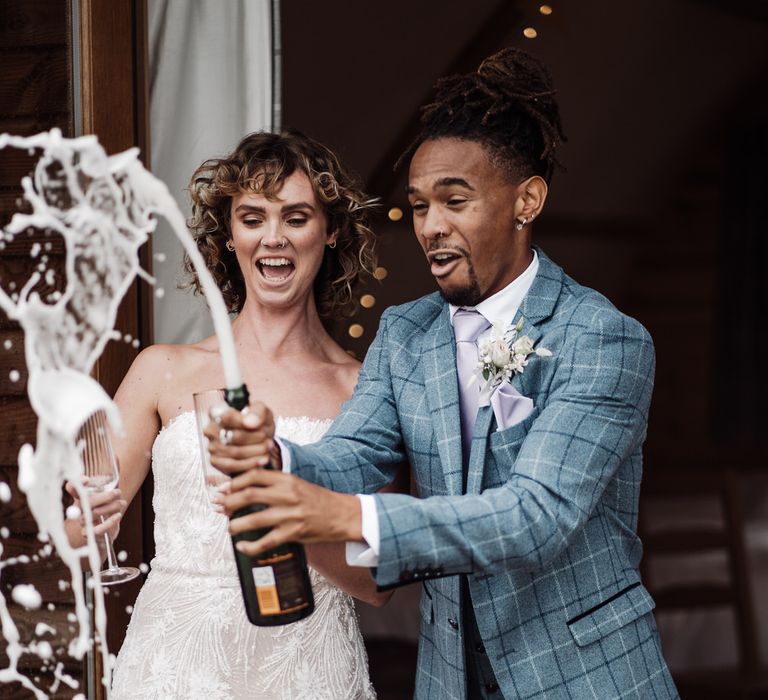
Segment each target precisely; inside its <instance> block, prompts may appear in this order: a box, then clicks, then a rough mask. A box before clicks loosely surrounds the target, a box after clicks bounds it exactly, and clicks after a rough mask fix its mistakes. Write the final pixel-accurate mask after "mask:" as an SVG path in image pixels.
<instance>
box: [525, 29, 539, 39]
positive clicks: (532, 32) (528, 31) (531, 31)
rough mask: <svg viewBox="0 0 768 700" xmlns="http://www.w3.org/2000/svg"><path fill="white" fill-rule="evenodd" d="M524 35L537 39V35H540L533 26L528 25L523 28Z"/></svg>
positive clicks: (527, 37)
mask: <svg viewBox="0 0 768 700" xmlns="http://www.w3.org/2000/svg"><path fill="white" fill-rule="evenodd" d="M523 36H524V37H525V38H526V39H535V38H536V37H537V36H539V33H538V32H537V31H536V30H535V29H534V28H533V27H526V28H525V29H523Z"/></svg>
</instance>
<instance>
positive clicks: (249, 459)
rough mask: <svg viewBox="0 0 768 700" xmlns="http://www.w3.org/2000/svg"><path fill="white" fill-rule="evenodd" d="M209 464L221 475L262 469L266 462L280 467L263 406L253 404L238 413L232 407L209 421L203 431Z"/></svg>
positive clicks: (268, 413)
mask: <svg viewBox="0 0 768 700" xmlns="http://www.w3.org/2000/svg"><path fill="white" fill-rule="evenodd" d="M204 433H205V436H206V437H207V438H208V452H209V453H210V455H211V464H212V465H213V466H214V467H216V469H219V470H220V471H222V472H224V473H225V474H233V475H234V474H239V473H240V472H244V471H247V470H248V469H253V468H254V467H265V466H266V465H267V464H269V463H270V462H271V463H272V465H273V466H274V468H275V469H277V470H280V469H281V468H282V460H281V459H280V450H279V449H278V448H277V446H276V445H275V442H274V440H273V436H274V434H275V421H274V418H273V417H272V411H270V410H269V409H268V408H267V407H266V406H265V405H264V404H263V403H260V402H258V401H257V402H254V403H253V404H251V405H250V406H249V407H248V410H247V411H245V412H243V413H241V412H240V411H237V410H235V409H234V408H232V409H229V410H228V411H226V412H225V413H223V414H220V415H219V416H217V417H216V418H215V419H214V420H212V421H210V422H209V423H208V425H207V426H206V428H205V431H204Z"/></svg>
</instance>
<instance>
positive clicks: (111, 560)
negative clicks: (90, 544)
mask: <svg viewBox="0 0 768 700" xmlns="http://www.w3.org/2000/svg"><path fill="white" fill-rule="evenodd" d="M101 522H104V516H102V517H101ZM104 544H105V545H106V546H107V564H108V566H107V569H108V570H109V571H114V570H115V569H116V568H117V562H116V561H115V559H116V557H115V548H114V547H113V546H112V538H111V537H110V536H109V532H105V533H104Z"/></svg>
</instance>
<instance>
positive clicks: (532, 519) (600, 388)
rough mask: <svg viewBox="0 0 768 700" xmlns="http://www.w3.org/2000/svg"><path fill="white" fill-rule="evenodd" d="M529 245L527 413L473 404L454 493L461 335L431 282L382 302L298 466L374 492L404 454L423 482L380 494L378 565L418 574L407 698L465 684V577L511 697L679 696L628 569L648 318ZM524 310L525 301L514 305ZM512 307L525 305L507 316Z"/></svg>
mask: <svg viewBox="0 0 768 700" xmlns="http://www.w3.org/2000/svg"><path fill="white" fill-rule="evenodd" d="M538 254H539V260H540V263H539V271H538V274H537V276H536V278H535V280H534V282H533V284H532V286H531V288H530V291H529V292H528V294H527V296H526V298H525V299H524V301H523V303H522V306H521V308H520V311H519V314H522V315H523V316H524V317H525V325H524V326H523V330H522V333H524V334H527V335H528V336H530V337H531V339H532V340H533V341H534V342H535V343H536V347H540V346H541V347H546V348H548V349H549V350H551V351H552V353H553V356H552V357H548V358H542V357H536V356H531V359H530V362H529V364H528V366H527V367H526V368H525V371H524V373H522V374H519V375H516V376H515V377H514V378H513V380H512V381H513V385H514V386H515V388H516V389H517V390H518V391H519V392H520V393H522V394H523V395H525V396H528V397H530V398H531V399H532V400H533V402H534V405H535V409H534V411H533V413H532V414H531V415H530V416H529V417H528V418H526V419H525V420H524V421H523V422H521V423H518V424H517V425H514V426H512V427H510V428H507V429H505V430H501V431H497V430H496V424H495V420H494V417H493V410H492V409H491V408H490V407H486V408H481V409H480V411H479V414H478V417H477V421H476V425H475V432H474V435H473V438H472V447H471V454H470V458H469V466H468V476H467V488H466V494H462V455H461V434H460V422H459V395H458V388H457V377H456V353H455V342H454V337H453V330H452V327H451V323H450V319H449V310H448V306H447V304H445V303H444V302H443V301H442V299H441V298H440V296H439V295H438V294H433V295H430V296H427V297H424V298H422V299H419V300H417V301H414V302H412V303H409V304H404V305H402V306H398V307H393V308H390V309H388V310H387V311H386V312H385V313H384V314H383V316H382V319H381V325H380V328H379V331H378V334H377V336H376V339H375V341H374V342H373V344H372V345H371V348H370V350H369V352H368V355H367V356H366V359H365V362H364V364H363V368H362V370H361V373H360V379H359V382H358V385H357V388H356V390H355V393H354V395H353V396H352V398H351V399H350V400H349V401H348V402H347V403H346V404H345V406H344V408H343V410H342V412H341V414H340V416H339V417H338V419H337V420H336V421H335V423H334V425H333V426H332V428H331V430H330V431H329V433H328V434H327V436H326V437H325V438H324V439H323V440H322V441H321V442H319V443H315V444H314V445H309V446H304V447H298V446H295V445H290V449H291V454H292V460H293V461H292V471H293V472H294V473H296V474H298V475H300V476H302V477H304V478H306V479H308V480H310V481H313V482H316V483H319V484H322V485H324V486H327V487H329V488H331V489H334V490H336V491H342V492H347V493H374V492H375V491H376V490H378V489H379V488H381V487H382V486H383V485H384V484H385V483H387V482H389V481H390V480H391V479H392V478H393V476H394V473H395V471H396V469H397V467H398V465H399V464H401V463H402V461H403V460H404V459H407V460H408V461H409V462H410V464H411V469H412V474H413V478H414V480H415V483H416V485H417V489H418V497H413V496H407V495H399V494H380V495H376V506H377V509H378V514H379V521H380V530H381V550H380V556H379V566H378V568H377V569H376V570H375V577H376V581H377V583H378V584H379V586H381V587H391V586H397V585H402V584H406V583H412V582H415V581H422V582H423V588H424V590H423V594H422V599H421V607H420V612H421V618H422V619H421V634H420V644H419V660H418V671H417V678H416V697H417V698H437V697H439V698H456V699H457V700H458V699H462V698H465V697H466V695H465V693H466V688H465V672H464V652H463V642H462V635H463V630H462V629H461V625H460V624H459V621H461V620H462V615H461V611H460V600H461V595H460V585H459V584H460V581H459V576H457V574H465V575H466V576H467V579H468V582H469V589H470V593H471V598H472V603H473V607H474V612H475V617H476V619H477V625H478V628H479V630H480V633H481V635H482V638H483V642H484V646H485V650H486V652H487V654H488V657H489V660H490V662H491V665H492V667H493V670H494V673H495V675H496V680H497V681H498V684H499V687H500V689H501V692H502V693H503V696H504V698H507V699H510V698H546V699H547V700H553V699H557V698H575V699H578V700H583V699H585V698H594V699H595V700H605V699H606V698H624V697H631V698H643V699H646V698H676V697H677V691H676V690H675V687H674V684H673V682H672V680H671V677H670V675H669V672H668V670H667V666H666V664H665V662H664V659H663V657H662V655H661V649H660V645H659V639H658V634H657V631H656V625H655V622H654V619H653V615H652V612H651V611H652V609H653V607H654V603H653V600H652V599H651V597H650V595H649V594H648V592H647V591H646V589H645V588H644V587H643V585H642V583H641V581H640V576H639V572H638V564H639V562H640V557H641V553H642V547H641V544H640V540H639V539H638V537H637V533H636V529H637V503H638V495H639V489H640V477H641V472H642V459H641V447H642V444H643V441H644V439H645V433H646V425H647V419H648V406H649V403H650V399H651V391H652V387H653V374H654V362H655V361H654V351H653V344H652V341H651V338H650V336H649V335H648V333H647V332H646V330H645V329H644V328H643V327H642V326H641V325H640V324H639V323H637V322H636V321H634V320H633V319H631V318H628V317H627V316H624V315H622V314H621V313H620V312H619V311H617V310H616V308H615V307H613V306H612V305H611V303H610V302H609V301H608V300H607V299H605V298H604V297H603V296H601V295H600V294H598V293H597V292H595V291H593V290H590V289H587V288H586V287H583V286H581V285H579V284H577V283H576V282H574V281H573V280H572V279H570V278H569V277H568V276H566V275H565V274H564V273H563V271H562V269H561V268H559V267H558V266H557V265H555V264H554V263H553V262H552V261H550V260H549V259H548V258H547V257H546V256H545V255H544V253H543V252H542V251H540V250H539V251H538ZM518 317H519V316H518ZM507 320H509V321H510V322H513V321H516V320H517V319H512V318H510V319H507Z"/></svg>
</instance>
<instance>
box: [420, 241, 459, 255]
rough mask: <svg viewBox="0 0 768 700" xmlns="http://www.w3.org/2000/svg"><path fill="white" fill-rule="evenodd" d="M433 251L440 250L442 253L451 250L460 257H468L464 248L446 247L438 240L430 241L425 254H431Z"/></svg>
mask: <svg viewBox="0 0 768 700" xmlns="http://www.w3.org/2000/svg"><path fill="white" fill-rule="evenodd" d="M435 250H442V251H448V250H453V251H455V252H457V253H459V254H460V255H463V256H464V257H467V258H468V257H469V251H468V250H467V249H466V248H462V247H461V246H458V245H446V244H445V243H441V242H440V241H439V240H434V241H430V243H429V246H428V247H427V250H426V252H427V253H432V252H433V251H435Z"/></svg>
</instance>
